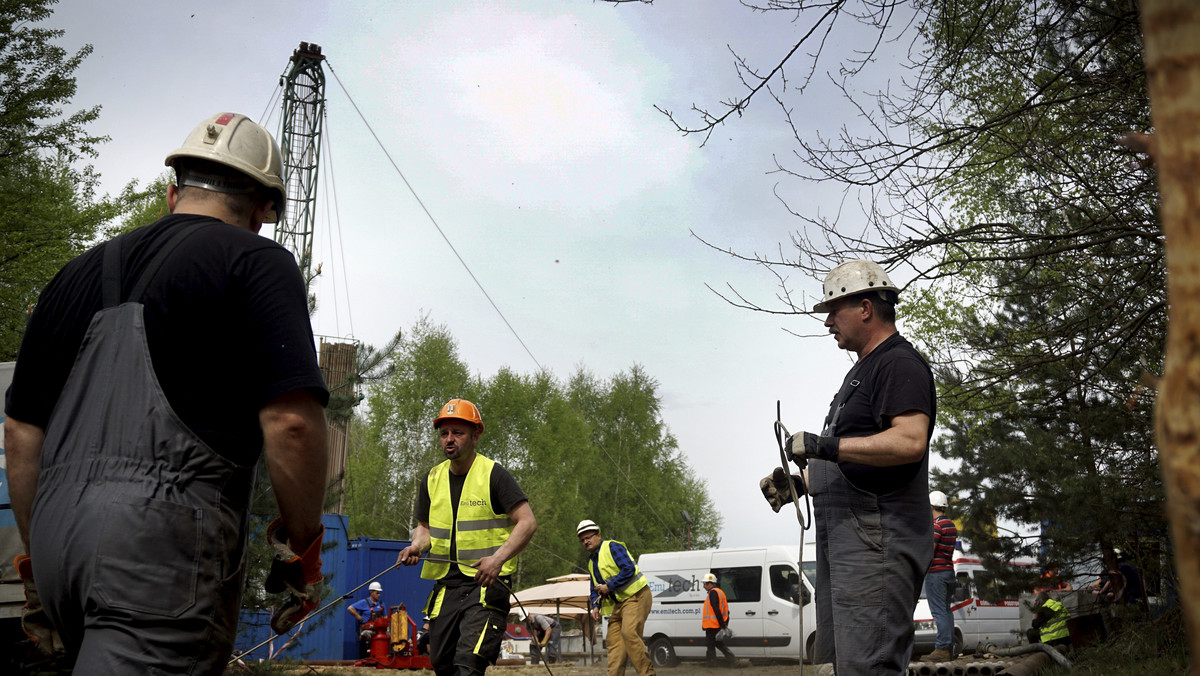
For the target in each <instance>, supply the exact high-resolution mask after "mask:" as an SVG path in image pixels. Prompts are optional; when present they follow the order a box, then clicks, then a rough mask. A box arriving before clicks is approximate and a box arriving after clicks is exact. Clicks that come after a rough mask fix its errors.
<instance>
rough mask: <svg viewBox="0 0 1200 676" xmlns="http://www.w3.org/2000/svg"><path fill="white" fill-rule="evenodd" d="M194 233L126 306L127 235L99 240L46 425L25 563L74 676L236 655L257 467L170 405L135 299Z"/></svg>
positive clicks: (209, 665) (171, 670)
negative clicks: (100, 252)
mask: <svg viewBox="0 0 1200 676" xmlns="http://www.w3.org/2000/svg"><path fill="white" fill-rule="evenodd" d="M197 227H199V226H188V227H187V228H185V229H183V230H181V231H180V232H177V233H174V234H172V235H171V240H170V241H169V242H168V244H167V245H166V246H165V247H163V249H162V250H161V251H160V252H159V254H158V255H157V256H156V257H155V258H154V260H153V261H152V262H151V263H150V264H149V265H148V267H147V269H146V272H145V273H144V274H143V275H142V277H141V278H140V279H139V280H138V283H137V285H136V287H135V288H134V289H133V291H132V292H131V293H130V296H129V298H128V299H127V300H125V301H124V302H122V299H121V298H120V290H121V288H122V287H121V283H120V278H121V275H122V273H123V270H122V267H123V265H122V263H123V261H122V252H121V246H120V245H121V244H122V243H123V242H124V240H123V239H122V238H117V239H115V240H112V241H110V242H109V243H107V244H105V245H104V246H105V250H104V262H103V291H104V293H103V297H104V308H103V309H102V310H100V311H99V312H97V313H96V314H95V315H94V316H93V317H92V321H91V325H90V326H89V327H88V331H87V334H86V335H85V336H84V339H83V343H82V344H81V346H80V349H79V353H78V354H77V356H76V360H75V365H74V367H73V368H72V370H71V374H70V377H69V378H68V379H67V382H66V384H65V386H64V387H63V390H62V393H61V394H60V395H59V399H58V403H57V404H56V406H55V409H54V411H53V413H52V414H51V417H50V421H49V423H48V424H47V426H46V439H45V442H44V444H43V446H42V453H41V459H40V474H39V478H38V490H37V494H36V497H35V498H34V502H33V509H32V515H31V519H30V539H31V542H30V549H31V551H30V554H31V557H32V560H33V566H34V578H35V580H36V582H37V586H38V590H39V592H40V593H41V599H42V602H43V604H44V605H45V607H46V610H47V612H48V614H49V616H50V618H51V621H52V622H53V623H54V625H55V627H56V628H57V629H58V630H59V632H60V634H61V635H62V638H63V641H64V643H65V644H66V646H67V649H68V651H69V652H71V653H73V654H75V655H76V662H75V671H74V673H75V674H76V676H86V675H88V674H220V673H221V672H222V670H223V668H224V665H225V662H226V661H227V660H228V658H229V654H230V652H231V651H232V648H233V639H234V634H235V630H236V628H237V614H238V609H239V606H240V597H241V590H242V582H243V573H244V563H245V562H244V555H245V541H246V520H247V518H248V513H249V512H248V505H249V500H250V490H251V487H252V485H253V481H254V468H253V467H241V466H239V465H237V464H235V463H233V462H232V461H230V460H227V459H225V458H222V457H221V456H220V455H218V454H217V453H215V452H214V451H213V450H212V449H211V448H209V447H208V446H206V445H205V444H204V442H202V441H201V440H200V439H199V438H198V437H197V436H196V435H195V434H194V433H192V432H191V430H189V429H188V428H187V427H186V426H185V425H184V424H183V423H182V422H181V421H180V420H179V418H178V417H176V415H175V413H174V412H173V411H172V410H171V407H170V405H169V404H168V403H167V399H166V397H165V396H164V395H163V392H162V389H161V388H160V387H159V384H158V380H157V378H156V376H155V373H154V369H153V367H152V365H151V362H150V352H149V350H148V348H147V344H146V333H145V325H144V323H143V318H142V305H141V303H140V302H139V299H140V298H141V296H142V293H143V292H144V290H145V288H146V286H147V284H148V283H149V282H150V280H151V279H153V277H154V275H155V273H156V272H157V271H158V269H159V268H160V267H161V265H162V263H163V261H164V260H166V259H167V257H168V256H169V254H170V252H171V251H172V250H173V249H174V247H175V246H177V245H178V244H179V242H181V241H182V240H183V239H184V238H185V237H187V236H189V235H190V234H192V233H193V232H195V230H196V228H197ZM179 311H186V308H179ZM234 385H235V384H234V383H231V386H234Z"/></svg>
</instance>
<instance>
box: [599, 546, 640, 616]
mask: <svg viewBox="0 0 1200 676" xmlns="http://www.w3.org/2000/svg"><path fill="white" fill-rule="evenodd" d="M613 542H615V540H605V541H604V542H602V543H601V544H600V549H599V551H598V552H597V554H599V556H597V557H596V558H597V559H598V560H599V563H600V570H599V571H597V570H596V562H594V561H592V560H591V559H589V560H588V572H590V573H591V574H592V586H593V587H595V586H597V585H602V584H604V581H605V580H607V579H609V578H611V577H615V576H616V575H617V574H618V573H620V572H621V567H620V566H618V565H617V561H616V559H614V558H613V555H612V543H613ZM617 544H619V545H621V546H622V547H624V546H625V543H624V542H617ZM625 551H626V552H628V551H629V549H628V548H626V550H625ZM632 558H633V556H632V555H630V559H632ZM648 584H650V583H649V582H647V581H646V576H645V575H642V571H641V569H640V568H638V567H637V562H636V561H635V562H634V564H633V579H632V580H630V581H629V584H627V585H625V586H624V587H622V588H621V589H613V590H611V591H612V592H613V593H611V594H609V595H608V596H602V597H600V614H602V615H611V614H612V611H613V610H614V609H615V608H616V607H617V604H618V603H620V602H622V601H624V600H625V599H627V598H629V597H630V596H633V595H634V594H636V593H638V592H639V591H641V590H642V589H643V588H644V587H646V585H648Z"/></svg>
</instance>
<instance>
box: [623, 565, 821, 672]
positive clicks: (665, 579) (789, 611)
mask: <svg viewBox="0 0 1200 676" xmlns="http://www.w3.org/2000/svg"><path fill="white" fill-rule="evenodd" d="M796 554H797V548H795V547H784V546H770V547H743V548H739V549H706V550H700V551H686V552H659V553H656V554H643V555H642V556H641V557H640V558H638V568H640V569H641V571H642V573H643V574H644V575H645V576H646V579H647V581H648V582H649V583H650V591H651V593H653V595H654V607H653V608H652V609H651V611H650V617H649V618H647V620H646V629H645V631H644V633H643V637H644V638H645V639H646V645H647V646H648V647H649V649H650V657H651V659H652V660H653V661H654V664H655V666H659V667H671V666H675V665H677V664H678V663H679V661H680V660H685V659H704V654H705V646H704V629H703V628H701V626H700V620H701V616H702V614H703V607H704V597H705V592H704V586H703V585H702V584H701V583H700V579H701V578H702V577H704V575H705V574H706V573H710V572H711V573H713V574H714V575H716V576H717V583H718V585H719V586H720V587H721V589H722V590H724V592H725V597H726V600H728V602H729V628H730V629H732V630H733V638H731V639H730V640H728V641H726V645H728V646H729V649H730V650H731V651H733V654H734V655H736V656H737V657H738V658H739V659H749V660H753V661H769V660H790V661H799V660H802V659H806V657H807V655H809V654H811V652H812V647H813V643H814V640H815V639H814V637H815V635H816V612H815V607H814V605H813V603H812V598H813V596H812V593H813V586H812V582H811V581H810V577H811V576H812V575H813V574H814V573H815V564H813V563H812V562H811V561H805V564H804V568H805V571H804V572H805V574H804V575H801V574H800V573H799V571H797V569H796V561H797V559H798V557H797V556H796ZM801 581H803V582H801ZM801 596H802V597H803V601H804V604H803V607H804V640H802V641H801V640H797V637H799V636H800V608H801V606H800V603H799V601H800V597H801ZM718 655H719V653H718Z"/></svg>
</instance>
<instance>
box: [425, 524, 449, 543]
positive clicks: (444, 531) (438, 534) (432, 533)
mask: <svg viewBox="0 0 1200 676" xmlns="http://www.w3.org/2000/svg"><path fill="white" fill-rule="evenodd" d="M429 537H431V538H440V539H442V540H449V539H450V529H449V528H438V527H437V526H430V527H429Z"/></svg>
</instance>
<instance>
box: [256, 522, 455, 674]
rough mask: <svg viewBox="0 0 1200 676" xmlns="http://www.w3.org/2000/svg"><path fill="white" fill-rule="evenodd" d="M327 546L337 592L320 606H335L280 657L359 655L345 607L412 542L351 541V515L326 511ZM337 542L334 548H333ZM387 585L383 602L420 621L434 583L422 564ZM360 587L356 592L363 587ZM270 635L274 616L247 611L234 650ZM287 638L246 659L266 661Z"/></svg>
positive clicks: (330, 581)
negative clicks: (403, 609) (424, 574)
mask: <svg viewBox="0 0 1200 676" xmlns="http://www.w3.org/2000/svg"><path fill="white" fill-rule="evenodd" d="M322 521H323V523H324V524H325V547H324V549H323V551H322V553H321V558H322V566H321V568H322V570H323V571H324V572H325V575H326V578H325V584H326V588H327V589H331V590H332V594H329V595H327V596H326V597H325V598H324V599H323V600H322V601H321V606H320V607H321V608H324V607H325V606H326V604H328V603H330V602H334V601H335V600H336V603H334V605H333V607H331V608H329V609H328V610H326V611H325V612H324V613H322V614H321V615H320V616H318V617H316V618H314V619H313V620H310V621H307V622H305V623H304V628H303V629H302V630H301V631H300V632H299V633H298V634H297V635H296V636H295V638H293V639H292V642H291V644H290V645H288V646H287V647H286V648H284V649H283V650H282V651H281V652H280V654H279V655H278V656H277V657H278V658H280V659H294V660H353V659H358V657H359V654H358V633H357V629H358V628H357V626H355V625H356V623H355V620H354V616H353V615H351V614H350V613H348V612H346V606H349V605H350V604H351V603H354V602H355V601H359V600H361V599H365V598H366V597H367V587H366V584H365V583H366V581H367V580H369V579H371V578H372V577H374V576H375V575H378V574H379V573H380V572H381V571H384V570H387V569H388V568H390V567H391V566H393V565H394V564H395V563H396V556H397V555H398V554H399V553H400V550H401V549H404V548H405V547H407V546H408V545H409V541H407V540H377V539H373V538H355V539H353V540H349V539H348V538H347V531H348V529H349V519H348V518H347V517H346V516H345V515H343V514H326V515H325V517H324V518H323V520H322ZM331 545H332V546H331ZM376 581H377V582H379V583H380V584H382V585H383V595H382V597H381V599H382V601H383V603H384V604H385V605H386V606H387V607H388V608H389V609H391V608H392V607H394V606H399V605H401V604H404V605H405V607H406V610H407V611H408V614H409V615H410V616H411V617H412V619H413V621H415V622H417V623H418V626H419V624H420V622H421V609H422V608H424V607H425V600H426V599H427V598H428V597H429V593H430V592H431V591H432V590H433V581H432V580H424V579H422V578H421V567H420V566H401V567H399V568H396V569H394V570H390V571H388V572H387V573H384V574H383V575H382V576H380V577H379V578H378V580H376ZM360 586H361V587H362V588H361V589H358V590H357V591H354V592H353V593H352V594H351V592H352V591H353V590H355V589H356V588H358V587H360ZM270 635H271V628H270V615H269V614H268V613H267V612H265V611H259V612H243V613H242V617H241V625H240V626H239V628H238V639H237V643H236V645H235V648H236V650H237V651H238V652H241V651H243V650H246V649H248V648H250V647H252V646H256V645H258V644H259V643H262V642H263V641H265V640H266V639H267V638H268V637H269V636H270ZM286 641H287V638H284V637H280V638H276V639H275V640H274V641H273V643H272V644H269V645H267V646H264V647H262V648H259V649H258V650H256V651H254V652H253V653H251V654H250V655H248V656H247V657H246V659H247V660H249V661H258V660H262V659H266V658H267V655H268V654H269V652H268V648H274V649H275V650H280V648H282V646H283V645H284V643H285V642H286Z"/></svg>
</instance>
